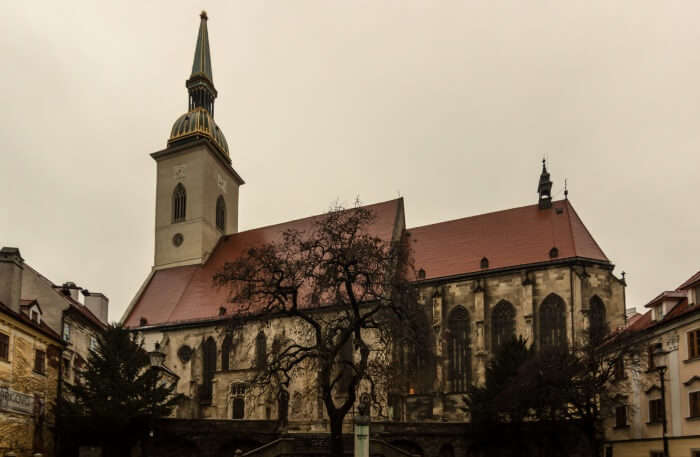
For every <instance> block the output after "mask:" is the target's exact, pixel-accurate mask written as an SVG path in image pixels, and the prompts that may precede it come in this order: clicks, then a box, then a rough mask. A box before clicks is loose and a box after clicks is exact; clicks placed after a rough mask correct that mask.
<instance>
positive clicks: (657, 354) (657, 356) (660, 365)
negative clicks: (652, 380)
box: [652, 345, 668, 457]
mask: <svg viewBox="0 0 700 457" xmlns="http://www.w3.org/2000/svg"><path fill="white" fill-rule="evenodd" d="M652 357H653V359H654V368H655V369H656V371H657V372H658V373H659V381H660V382H661V405H662V412H663V422H662V426H663V429H662V435H661V436H662V440H663V443H664V457H668V437H667V436H666V384H665V379H664V375H665V374H666V351H664V350H663V349H662V347H661V345H659V346H657V348H656V349H655V350H654V352H653V353H652Z"/></svg>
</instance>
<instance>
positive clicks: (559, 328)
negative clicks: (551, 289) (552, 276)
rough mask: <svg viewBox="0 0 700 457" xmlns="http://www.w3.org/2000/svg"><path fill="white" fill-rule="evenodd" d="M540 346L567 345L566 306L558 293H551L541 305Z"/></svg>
mask: <svg viewBox="0 0 700 457" xmlns="http://www.w3.org/2000/svg"><path fill="white" fill-rule="evenodd" d="M538 317H539V321H540V325H539V327H540V346H542V347H544V346H560V347H564V346H565V345H566V306H565V304H564V300H563V299H562V298H561V297H560V296H559V295H556V294H549V295H548V296H547V298H545V299H544V301H543V302H542V304H541V305H540V312H539V316H538Z"/></svg>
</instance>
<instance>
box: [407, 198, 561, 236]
mask: <svg viewBox="0 0 700 457" xmlns="http://www.w3.org/2000/svg"><path fill="white" fill-rule="evenodd" d="M563 201H564V200H557V201H554V202H552V205H553V204H555V203H560V202H563ZM536 206H537V204H532V205H523V206H515V207H513V208H505V209H500V210H497V211H490V212H488V213H481V214H474V215H472V216H466V217H459V218H457V219H448V220H446V221H440V222H433V223H431V224H425V225H418V226H416V227H410V228H407V229H406V230H407V231H409V232H410V231H411V230H416V229H422V228H425V227H431V226H433V225H440V224H447V223H449V222H459V221H463V220H466V219H474V218H477V217H482V216H492V215H494V214H499V213H505V212H508V211H515V210H517V209H525V208H531V207H536Z"/></svg>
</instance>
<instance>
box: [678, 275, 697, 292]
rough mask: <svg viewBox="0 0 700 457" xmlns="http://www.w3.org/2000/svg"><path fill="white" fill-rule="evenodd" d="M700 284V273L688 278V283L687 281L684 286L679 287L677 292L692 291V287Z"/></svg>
mask: <svg viewBox="0 0 700 457" xmlns="http://www.w3.org/2000/svg"><path fill="white" fill-rule="evenodd" d="M697 284H700V271H698V272H697V273H695V274H694V275H693V276H691V277H690V278H688V280H687V281H685V282H684V283H683V284H681V285H680V286H678V289H676V290H682V289H690V288H691V287H693V286H695V285H697Z"/></svg>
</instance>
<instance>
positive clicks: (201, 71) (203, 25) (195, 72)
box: [186, 11, 217, 116]
mask: <svg viewBox="0 0 700 457" xmlns="http://www.w3.org/2000/svg"><path fill="white" fill-rule="evenodd" d="M199 17H200V19H201V20H200V23H199V34H198V35H197V46H196V48H195V50H194V61H193V62H192V74H191V75H190V79H188V80H187V84H186V86H187V91H188V92H189V94H190V100H189V109H190V110H193V109H195V108H200V107H201V108H204V109H206V110H207V111H209V113H210V114H211V115H212V116H213V115H214V99H216V95H217V92H216V89H215V88H214V76H213V75H212V71H211V52H210V51H209V31H208V30H207V21H208V20H209V18H208V17H207V12H206V11H202V14H200V15H199Z"/></svg>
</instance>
